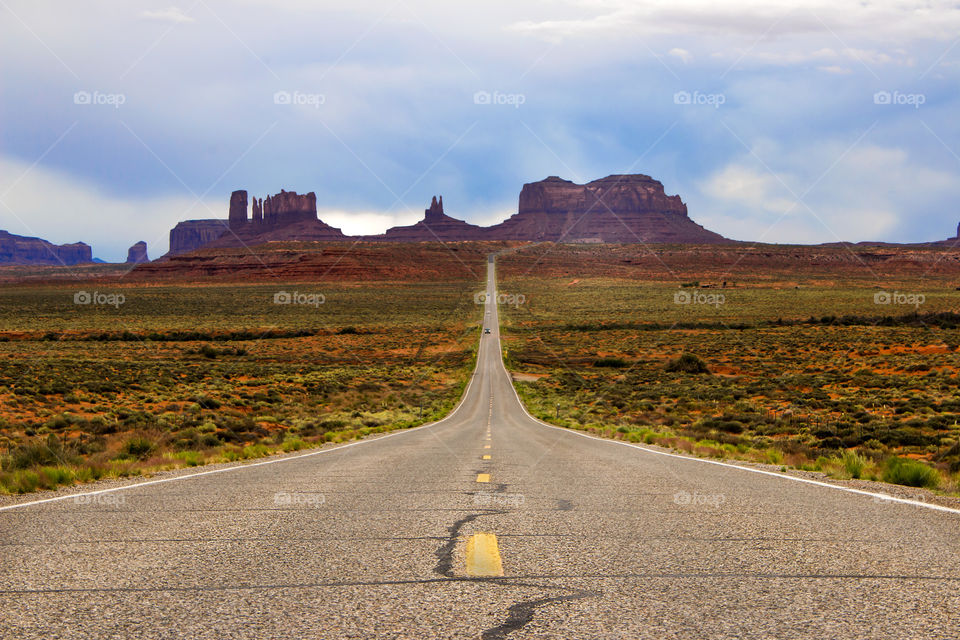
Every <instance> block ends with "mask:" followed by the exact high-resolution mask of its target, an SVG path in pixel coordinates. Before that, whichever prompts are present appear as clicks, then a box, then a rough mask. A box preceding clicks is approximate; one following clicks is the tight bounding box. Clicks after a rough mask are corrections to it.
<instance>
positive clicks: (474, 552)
mask: <svg viewBox="0 0 960 640" xmlns="http://www.w3.org/2000/svg"><path fill="white" fill-rule="evenodd" d="M467 575H468V576H470V577H472V578H489V577H494V576H502V575H503V561H502V560H501V559H500V548H499V546H498V545H497V536H495V535H494V534H492V533H475V534H473V535H472V536H470V538H469V539H468V540H467Z"/></svg>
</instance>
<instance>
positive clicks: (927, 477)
mask: <svg viewBox="0 0 960 640" xmlns="http://www.w3.org/2000/svg"><path fill="white" fill-rule="evenodd" d="M883 481H884V482H890V483H892V484H902V485H904V486H907V487H927V488H929V489H936V488H937V487H938V486H940V474H939V473H938V472H937V470H936V469H934V468H933V467H929V466H927V465H925V464H923V463H922V462H916V461H914V460H908V459H905V458H898V457H896V456H894V457H892V458H890V459H889V460H887V465H886V467H885V468H884V470H883Z"/></svg>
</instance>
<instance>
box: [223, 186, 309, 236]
mask: <svg viewBox="0 0 960 640" xmlns="http://www.w3.org/2000/svg"><path fill="white" fill-rule="evenodd" d="M228 220H229V222H230V229H232V230H233V231H237V232H239V231H244V230H247V229H249V228H250V227H253V228H254V230H256V231H258V232H262V231H265V230H270V229H277V228H279V227H283V226H286V225H289V224H295V223H297V222H312V221H316V220H317V194H315V193H314V192H313V191H311V192H310V193H307V194H304V195H299V194H298V193H297V192H296V191H285V190H283V189H280V193H278V194H276V195H272V196H267V197H266V199H264V198H260V199H259V200H258V199H257V198H254V199H253V219H252V220H251V219H248V218H247V192H246V191H243V190H240V191H234V192H233V193H232V194H230V214H229V217H228Z"/></svg>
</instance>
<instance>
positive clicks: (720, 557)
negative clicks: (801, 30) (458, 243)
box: [0, 264, 960, 640]
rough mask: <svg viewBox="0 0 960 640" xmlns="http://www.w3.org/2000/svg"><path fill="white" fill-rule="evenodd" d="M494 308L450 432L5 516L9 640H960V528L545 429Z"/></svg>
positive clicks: (3, 592)
mask: <svg viewBox="0 0 960 640" xmlns="http://www.w3.org/2000/svg"><path fill="white" fill-rule="evenodd" d="M493 281H494V278H493V265H492V264H491V265H490V282H491V283H492V282H493ZM488 288H489V291H490V293H492V291H493V286H492V284H491V285H488ZM487 308H488V309H489V313H488V315H487V316H486V318H487V320H486V323H485V324H486V326H487V327H489V328H490V329H491V333H490V334H489V335H484V336H482V338H481V349H480V354H479V363H478V367H477V371H476V373H475V375H474V377H473V379H472V381H471V384H470V386H469V389H468V392H467V393H466V395H465V398H464V400H463V402H462V404H461V405H460V406H459V407H458V408H457V410H456V411H455V412H454V413H453V414H452V415H451V416H450V417H449V418H447V419H446V420H443V421H441V422H439V423H436V424H434V425H431V426H427V427H422V428H419V429H415V430H409V431H404V432H395V433H394V434H391V435H387V436H382V437H379V438H375V439H371V440H367V441H363V442H360V443H356V444H351V445H347V446H340V447H337V448H331V449H324V450H319V451H311V452H308V453H306V454H300V455H297V456H292V457H287V458H285V459H282V460H280V461H277V460H276V459H274V460H271V461H268V462H267V463H266V464H264V463H263V462H261V463H258V464H247V465H243V466H241V467H239V468H236V467H235V468H231V469H230V470H228V471H223V470H221V469H215V470H213V471H214V472H213V473H210V472H209V470H207V471H204V470H202V469H201V470H199V471H194V472H193V473H187V474H182V475H180V476H178V477H177V479H175V480H169V481H161V482H148V483H143V482H140V483H134V484H132V485H130V486H127V487H125V488H122V489H119V490H111V491H108V492H106V493H96V494H92V495H91V494H83V493H82V492H84V491H87V492H89V491H90V489H89V488H87V489H83V488H75V489H74V490H73V491H74V492H75V493H76V494H78V496H79V497H69V498H67V499H57V500H53V501H47V502H40V503H37V502H36V501H37V500H39V499H41V498H46V497H47V496H43V495H42V494H41V495H39V496H33V497H30V498H23V499H21V501H20V503H19V504H17V505H13V506H12V507H11V506H7V507H5V508H3V509H2V510H0V638H16V639H21V638H22V639H26V638H44V639H47V638H83V639H86V638H269V639H277V638H418V639H424V638H488V639H489V638H505V637H507V638H511V639H514V638H517V639H519V638H565V639H567V638H655V639H657V640H664V639H667V638H896V639H898V640H903V639H905V638H947V637H950V638H958V637H960V513H958V512H956V511H950V510H937V509H935V508H932V507H929V506H922V505H916V504H906V503H901V502H895V501H890V500H884V499H879V498H876V497H874V496H871V495H866V494H862V493H853V492H849V491H845V490H838V489H833V488H829V487H824V486H819V485H816V484H809V483H804V482H800V481H795V480H790V479H787V478H784V477H782V476H778V475H777V474H776V473H768V474H763V473H757V472H753V471H746V470H742V469H738V468H734V467H732V466H723V465H720V464H715V463H710V462H706V461H703V460H695V459H688V458H683V457H678V456H670V455H664V454H663V453H657V452H654V451H652V450H649V449H644V448H641V447H635V446H629V445H624V444H620V443H616V442H612V441H603V440H597V439H592V438H589V437H585V436H583V435H580V434H577V433H574V432H569V431H565V430H560V429H555V428H550V427H548V426H546V425H543V424H541V423H538V422H537V421H535V420H533V419H532V418H529V417H528V416H527V415H526V414H525V413H524V411H523V409H522V408H521V406H520V404H519V402H518V400H517V398H516V395H515V394H514V391H513V389H512V386H511V383H510V381H509V378H508V376H507V373H506V372H505V370H504V368H503V365H502V363H501V360H500V350H499V335H498V331H497V312H496V306H495V305H488V307H487ZM485 456H489V458H485ZM164 480H167V479H166V478H164ZM100 486H102V485H100ZM48 496H49V494H48ZM31 501H33V502H31ZM501 574H502V575H501Z"/></svg>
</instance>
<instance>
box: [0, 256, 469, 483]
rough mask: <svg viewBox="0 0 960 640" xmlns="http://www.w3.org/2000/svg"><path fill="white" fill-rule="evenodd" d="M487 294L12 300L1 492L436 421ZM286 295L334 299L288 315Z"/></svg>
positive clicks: (1, 302)
mask: <svg viewBox="0 0 960 640" xmlns="http://www.w3.org/2000/svg"><path fill="white" fill-rule="evenodd" d="M477 272H478V273H480V272H482V268H481V266H478V269H477ZM479 286H480V285H479V284H478V283H477V282H476V281H474V280H472V279H471V280H455V281H444V282H421V283H411V284H395V283H383V282H373V283H363V284H362V285H358V284H354V283H338V284H333V285H331V284H324V285H321V284H316V285H313V284H309V283H303V282H299V283H296V284H291V285H288V286H287V285H217V286H205V287H195V286H190V285H184V286H176V285H165V286H143V285H136V286H124V287H117V288H113V289H111V290H110V291H111V292H117V291H119V292H122V293H123V294H124V299H125V302H124V303H123V305H122V306H109V305H101V306H99V307H98V306H92V305H91V306H80V305H76V304H74V301H73V296H74V293H75V291H76V290H77V289H79V288H80V287H71V288H68V287H66V286H64V285H47V286H35V287H21V288H13V289H8V290H5V291H3V292H0V321H2V325H0V326H2V330H0V408H2V410H0V493H24V492H30V491H34V490H38V489H52V488H55V487H57V486H61V485H69V484H72V483H76V482H86V481H91V480H97V479H100V478H106V477H127V476H139V475H144V474H151V473H154V472H156V471H161V470H167V469H175V468H181V467H192V466H199V465H203V464H208V463H212V462H232V461H237V460H244V459H249V458H256V457H261V456H264V455H268V454H272V453H278V452H291V451H298V450H301V449H305V448H309V447H316V446H320V445H322V444H324V443H328V442H343V441H347V440H351V439H354V438H360V437H363V436H366V435H369V434H375V433H380V432H384V431H388V430H392V429H402V428H409V427H413V426H416V425H420V424H423V423H426V422H430V421H432V420H436V419H438V418H440V417H442V416H443V415H445V414H446V413H448V412H449V410H450V409H452V407H453V406H454V404H455V403H456V402H457V400H458V399H459V397H460V395H461V393H462V390H463V388H464V385H465V383H466V381H467V379H468V377H469V374H470V371H471V370H472V367H473V362H474V359H475V348H476V341H477V332H478V330H479V325H478V322H479V321H480V317H481V313H482V309H481V308H480V307H479V306H477V305H476V304H475V302H474V298H473V293H474V292H475V291H476V290H477V289H478V287H479ZM86 288H88V289H89V287H86ZM279 291H288V292H303V293H304V294H305V295H309V294H313V293H322V294H323V296H324V298H323V302H322V304H320V303H316V302H317V301H318V300H319V298H315V299H313V300H314V302H315V304H312V305H311V304H296V303H290V304H275V303H274V296H275V295H276V293H277V292H279Z"/></svg>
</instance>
